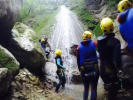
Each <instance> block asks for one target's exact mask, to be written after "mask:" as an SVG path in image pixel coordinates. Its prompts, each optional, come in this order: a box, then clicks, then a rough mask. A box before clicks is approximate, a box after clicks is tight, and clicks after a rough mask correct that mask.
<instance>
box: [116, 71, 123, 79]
mask: <svg viewBox="0 0 133 100" xmlns="http://www.w3.org/2000/svg"><path fill="white" fill-rule="evenodd" d="M123 75H124V73H123V71H122V70H119V71H118V74H117V76H118V78H122V77H123Z"/></svg>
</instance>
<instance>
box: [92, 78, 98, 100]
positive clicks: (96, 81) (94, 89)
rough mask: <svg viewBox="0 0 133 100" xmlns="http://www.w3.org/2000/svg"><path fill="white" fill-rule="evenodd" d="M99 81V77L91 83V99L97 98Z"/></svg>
mask: <svg viewBox="0 0 133 100" xmlns="http://www.w3.org/2000/svg"><path fill="white" fill-rule="evenodd" d="M97 83H98V79H96V80H95V81H92V82H91V83H90V84H91V100H96V99H97Z"/></svg>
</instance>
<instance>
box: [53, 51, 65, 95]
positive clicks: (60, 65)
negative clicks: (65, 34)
mask: <svg viewBox="0 0 133 100" xmlns="http://www.w3.org/2000/svg"><path fill="white" fill-rule="evenodd" d="M61 54H62V52H61V50H60V49H58V50H56V57H55V62H56V66H57V71H56V73H57V75H58V78H59V83H58V84H57V86H56V89H55V92H57V93H58V92H59V88H60V86H62V88H65V83H66V77H65V67H64V66H63V61H62V57H61Z"/></svg>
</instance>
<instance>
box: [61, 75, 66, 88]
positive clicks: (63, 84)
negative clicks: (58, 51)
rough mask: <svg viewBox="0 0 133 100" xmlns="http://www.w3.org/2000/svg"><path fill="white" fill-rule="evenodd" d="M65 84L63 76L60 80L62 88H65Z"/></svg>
mask: <svg viewBox="0 0 133 100" xmlns="http://www.w3.org/2000/svg"><path fill="white" fill-rule="evenodd" d="M65 84H66V78H65V77H63V78H62V82H61V85H62V87H63V88H65Z"/></svg>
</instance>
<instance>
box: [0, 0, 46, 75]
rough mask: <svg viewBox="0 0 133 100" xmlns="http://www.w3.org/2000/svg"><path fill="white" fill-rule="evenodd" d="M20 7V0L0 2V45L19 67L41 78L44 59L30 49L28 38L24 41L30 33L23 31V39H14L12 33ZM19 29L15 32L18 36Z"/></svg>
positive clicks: (0, 0) (1, 0) (33, 49)
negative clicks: (9, 53)
mask: <svg viewBox="0 0 133 100" xmlns="http://www.w3.org/2000/svg"><path fill="white" fill-rule="evenodd" d="M21 6H22V0H0V44H1V45H2V46H3V47H5V48H6V49H8V50H9V51H10V52H11V53H12V54H13V55H14V56H15V58H16V59H17V60H18V61H19V62H20V66H21V67H26V68H28V69H29V70H30V71H31V72H33V73H34V74H36V75H41V76H42V75H43V72H42V67H43V66H44V64H45V59H44V57H43V55H42V54H41V53H39V52H38V51H37V50H36V49H35V48H34V47H31V42H29V41H28V39H29V38H28V39H26V38H27V37H28V36H26V35H28V34H30V33H31V32H30V31H26V32H27V33H25V31H24V34H23V36H22V37H23V38H16V37H15V36H14V35H13V32H12V28H13V26H14V24H15V22H16V19H17V17H18V16H19V13H20V9H21ZM21 28H22V27H19V31H18V30H17V31H18V33H19V35H20V34H21V33H22V31H23V30H21ZM22 29H23V28H22ZM20 30H21V33H20ZM20 37H21V35H20ZM14 38H16V39H14ZM17 39H18V40H17ZM21 39H23V40H21ZM22 42H24V44H27V45H24V44H23V43H22ZM20 44H21V45H20ZM27 48H28V49H27Z"/></svg>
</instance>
